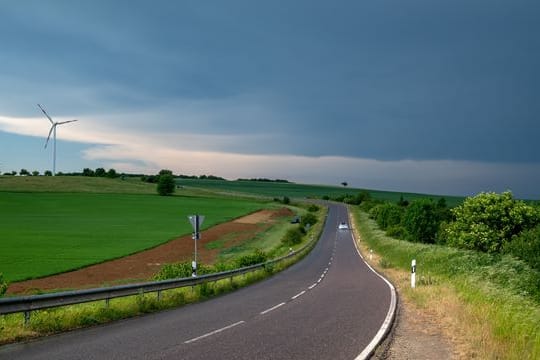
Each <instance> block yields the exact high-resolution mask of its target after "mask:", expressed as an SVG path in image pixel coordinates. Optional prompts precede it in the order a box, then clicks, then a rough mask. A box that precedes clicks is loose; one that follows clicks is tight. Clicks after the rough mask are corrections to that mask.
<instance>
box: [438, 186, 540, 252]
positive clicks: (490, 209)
mask: <svg viewBox="0 0 540 360" xmlns="http://www.w3.org/2000/svg"><path fill="white" fill-rule="evenodd" d="M452 213H453V215H454V216H455V221H454V222H452V223H450V225H449V226H448V227H447V228H446V234H445V235H446V237H447V242H448V244H449V245H452V246H455V247H458V248H464V249H470V250H478V251H483V252H488V253H495V252H499V251H500V250H501V249H502V248H503V247H505V246H506V245H507V243H508V242H510V241H511V239H512V237H513V236H516V235H518V234H519V233H521V232H522V231H524V230H527V229H531V228H533V227H534V226H536V225H537V224H539V223H540V214H539V211H538V209H536V208H534V207H532V206H530V205H527V204H525V203H524V202H523V201H517V200H514V199H513V196H512V193H511V192H509V191H507V192H504V193H502V194H496V193H480V194H478V195H476V196H474V197H470V198H467V199H465V201H464V202H463V204H462V205H460V206H458V207H456V208H454V209H452Z"/></svg>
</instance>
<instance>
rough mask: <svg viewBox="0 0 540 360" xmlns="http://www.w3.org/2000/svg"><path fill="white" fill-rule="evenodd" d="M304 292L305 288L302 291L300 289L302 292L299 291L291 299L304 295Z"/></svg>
mask: <svg viewBox="0 0 540 360" xmlns="http://www.w3.org/2000/svg"><path fill="white" fill-rule="evenodd" d="M305 293H306V290H304V291H302V292H300V293H298V294H296V295H294V296H293V297H292V298H291V299H292V300H295V299H296V298H298V297H299V296H302V295H304V294H305Z"/></svg>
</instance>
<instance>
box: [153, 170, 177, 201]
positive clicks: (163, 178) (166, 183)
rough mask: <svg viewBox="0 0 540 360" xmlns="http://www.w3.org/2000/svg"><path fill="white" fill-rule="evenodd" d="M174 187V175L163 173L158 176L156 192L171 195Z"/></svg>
mask: <svg viewBox="0 0 540 360" xmlns="http://www.w3.org/2000/svg"><path fill="white" fill-rule="evenodd" d="M175 188H176V182H175V181H174V176H172V175H171V174H163V175H160V176H159V180H158V184H157V192H158V194H159V195H161V196H167V195H172V194H173V193H174V189H175Z"/></svg>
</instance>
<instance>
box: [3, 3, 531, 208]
mask: <svg viewBox="0 0 540 360" xmlns="http://www.w3.org/2000/svg"><path fill="white" fill-rule="evenodd" d="M538 19H540V3H539V2H538V1H534V0H531V1H526V0H505V1H499V0H484V1H481V0H452V1H449V0H446V1H438V0H407V1H403V0H351V1H314V0H306V1H292V0H290V1H253V0H246V1H233V0H228V1H219V0H216V1H198V0H197V1H151V2H150V1H133V0H129V1H128V0H126V1H71V0H69V1H68V0H66V1H30V0H24V1H15V0H13V1H10V0H7V1H1V2H0V44H1V48H0V171H1V172H6V171H11V170H16V171H19V170H20V169H21V168H26V169H28V170H30V171H32V170H39V171H41V172H43V171H44V170H46V169H52V146H49V147H48V148H47V149H44V144H45V139H46V137H47V134H48V131H49V127H50V123H49V122H48V120H47V119H46V118H45V117H44V116H43V114H42V113H41V111H40V110H39V108H38V107H37V105H36V104H37V103H40V104H42V105H43V106H44V108H45V109H46V110H47V112H48V113H49V114H50V115H51V117H52V118H53V119H54V120H55V121H65V120H70V119H78V120H79V121H78V122H76V123H71V124H66V125H61V126H59V127H58V142H57V146H58V157H57V171H64V172H66V171H81V170H82V168H84V167H90V168H96V167H105V168H107V169H108V168H115V169H116V170H117V171H120V172H137V173H139V172H144V173H155V172H157V171H159V170H160V169H162V168H169V169H171V170H173V171H174V172H175V173H182V174H195V175H200V174H214V175H218V176H223V177H226V178H229V179H236V178H239V177H269V178H286V179H289V180H291V181H297V182H303V183H318V184H333V185H338V184H339V183H341V182H342V181H347V182H349V184H350V186H355V187H364V188H373V189H383V190H396V191H410V192H423V193H438V194H449V195H452V194H456V195H471V194H475V193H477V192H480V191H504V190H507V189H510V190H512V191H513V192H514V194H515V195H516V196H518V197H527V198H540V187H539V184H540V149H539V146H538V139H539V137H540V118H539V114H540V36H539V34H540V21H539V20H538Z"/></svg>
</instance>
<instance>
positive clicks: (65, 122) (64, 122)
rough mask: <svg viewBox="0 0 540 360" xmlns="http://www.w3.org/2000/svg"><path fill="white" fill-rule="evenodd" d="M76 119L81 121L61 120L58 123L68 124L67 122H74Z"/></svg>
mask: <svg viewBox="0 0 540 360" xmlns="http://www.w3.org/2000/svg"><path fill="white" fill-rule="evenodd" d="M74 121H79V120H68V121H60V122H57V123H56V125H62V124H67V123H70V122H74Z"/></svg>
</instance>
